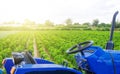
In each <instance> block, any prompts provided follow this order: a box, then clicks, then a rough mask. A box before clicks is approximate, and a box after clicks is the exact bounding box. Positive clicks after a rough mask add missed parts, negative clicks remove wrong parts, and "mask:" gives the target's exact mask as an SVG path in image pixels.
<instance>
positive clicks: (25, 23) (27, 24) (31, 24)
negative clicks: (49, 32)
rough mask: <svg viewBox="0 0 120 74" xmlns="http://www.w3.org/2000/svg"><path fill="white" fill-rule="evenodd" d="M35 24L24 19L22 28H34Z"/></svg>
mask: <svg viewBox="0 0 120 74" xmlns="http://www.w3.org/2000/svg"><path fill="white" fill-rule="evenodd" d="M35 24H36V23H35V22H34V21H31V20H29V19H25V20H24V23H23V25H24V26H34V25H35Z"/></svg>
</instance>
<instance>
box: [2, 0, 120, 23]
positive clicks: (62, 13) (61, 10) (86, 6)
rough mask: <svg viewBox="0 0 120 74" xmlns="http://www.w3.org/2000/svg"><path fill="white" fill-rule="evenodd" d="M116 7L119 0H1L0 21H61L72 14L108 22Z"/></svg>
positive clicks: (78, 19)
mask: <svg viewBox="0 0 120 74" xmlns="http://www.w3.org/2000/svg"><path fill="white" fill-rule="evenodd" d="M117 10H118V11H119V10H120V0H0V22H5V21H13V20H14V21H17V22H23V21H24V20H25V19H30V20H33V21H35V22H37V23H44V21H45V20H51V21H53V22H54V23H56V24H60V23H64V22H65V20H66V19H68V18H71V19H72V21H73V22H79V23H84V22H90V23H91V22H92V21H93V19H99V21H100V22H105V23H110V22H111V20H112V16H113V14H114V12H115V11H117ZM117 20H120V14H119V15H118V16H117Z"/></svg>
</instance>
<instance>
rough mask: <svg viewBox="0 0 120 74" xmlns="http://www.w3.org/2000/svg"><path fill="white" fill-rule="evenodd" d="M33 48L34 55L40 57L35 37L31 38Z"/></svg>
mask: <svg viewBox="0 0 120 74" xmlns="http://www.w3.org/2000/svg"><path fill="white" fill-rule="evenodd" d="M33 49H34V57H40V54H39V51H38V48H37V43H36V39H35V38H34V39H33Z"/></svg>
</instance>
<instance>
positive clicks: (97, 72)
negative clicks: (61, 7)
mask: <svg viewBox="0 0 120 74" xmlns="http://www.w3.org/2000/svg"><path fill="white" fill-rule="evenodd" d="M117 14H118V11H117V12H116V13H115V14H114V16H113V21H112V27H111V34H110V40H109V41H108V43H107V45H106V50H103V49H102V48H101V47H98V46H93V45H92V44H93V41H86V42H82V43H79V44H77V45H75V46H73V47H71V48H70V49H68V50H67V51H66V52H67V54H75V60H76V63H77V65H78V69H73V68H69V67H67V66H66V65H58V64H55V63H54V62H51V61H48V60H45V59H42V58H33V57H32V56H31V54H30V53H29V52H27V51H25V52H21V53H18V52H13V53H12V56H13V58H5V59H4V60H3V62H2V63H3V66H4V68H5V70H6V73H7V74H120V51H117V50H113V48H114V44H113V42H112V36H113V31H114V27H115V19H116V16H117ZM73 60H74V59H73ZM66 64H67V63H66ZM83 71H84V72H83ZM0 74H2V70H0Z"/></svg>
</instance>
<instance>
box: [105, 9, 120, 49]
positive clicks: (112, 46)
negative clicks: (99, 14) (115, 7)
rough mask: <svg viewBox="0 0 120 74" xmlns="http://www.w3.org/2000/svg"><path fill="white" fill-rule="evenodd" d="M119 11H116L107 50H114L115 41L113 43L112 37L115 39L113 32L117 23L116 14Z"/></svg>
mask: <svg viewBox="0 0 120 74" xmlns="http://www.w3.org/2000/svg"><path fill="white" fill-rule="evenodd" d="M118 13H119V12H118V11H116V12H115V13H114V15H113V19H112V26H111V32H110V39H109V41H108V42H107V44H106V50H114V43H113V41H112V39H113V33H114V28H115V24H116V22H115V20H116V16H117V14H118Z"/></svg>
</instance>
